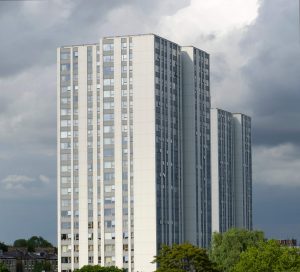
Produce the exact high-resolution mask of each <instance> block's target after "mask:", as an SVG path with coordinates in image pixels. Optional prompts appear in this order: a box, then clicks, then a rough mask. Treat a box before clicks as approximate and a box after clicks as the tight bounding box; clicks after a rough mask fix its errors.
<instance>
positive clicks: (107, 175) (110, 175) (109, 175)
mask: <svg viewBox="0 0 300 272" xmlns="http://www.w3.org/2000/svg"><path fill="white" fill-rule="evenodd" d="M103 176H104V180H105V181H111V180H113V179H114V178H115V173H104V175H103Z"/></svg>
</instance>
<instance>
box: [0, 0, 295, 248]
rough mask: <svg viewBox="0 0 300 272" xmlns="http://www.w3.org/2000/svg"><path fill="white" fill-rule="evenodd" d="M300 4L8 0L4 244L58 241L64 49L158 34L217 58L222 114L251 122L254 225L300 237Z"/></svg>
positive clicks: (1, 91) (268, 0)
mask: <svg viewBox="0 0 300 272" xmlns="http://www.w3.org/2000/svg"><path fill="white" fill-rule="evenodd" d="M298 13H299V8H298V1H297V0H244V1H241V0H230V1H222V0H210V1H206V0H163V1H161V0H152V1H147V0H130V1H125V0H110V1H105V0H89V1H85V0H36V1H0V37H1V42H0V128H1V129H0V241H4V242H6V243H12V242H13V241H14V240H16V239H18V238H29V237H30V236H32V235H41V236H43V237H44V238H45V239H48V240H49V241H50V242H52V243H53V244H56V48H57V47H59V46H62V45H68V44H82V43H94V42H97V41H99V39H100V37H104V36H112V35H127V34H138V33H156V34H158V35H160V36H162V37H165V38H167V39H169V40H172V41H174V42H177V43H179V44H181V45H194V46H196V47H198V48H200V49H202V50H205V51H207V52H208V53H209V54H210V57H211V99H212V107H219V108H222V109H225V110H228V111H232V112H243V113H246V114H248V115H250V116H251V117H252V134H253V139H252V141H253V147H252V148H253V222H254V228H255V229H259V230H263V231H264V232H265V234H266V236H267V237H270V238H271V237H272V238H278V239H287V238H293V237H294V238H297V239H298V240H299V242H300V178H299V176H300V175H299V169H300V106H299V103H300V37H299V27H300V26H299V17H298V16H299V14H298Z"/></svg>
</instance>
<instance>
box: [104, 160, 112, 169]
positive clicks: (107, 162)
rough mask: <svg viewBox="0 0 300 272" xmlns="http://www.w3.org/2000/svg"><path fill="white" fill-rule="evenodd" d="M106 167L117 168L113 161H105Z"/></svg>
mask: <svg viewBox="0 0 300 272" xmlns="http://www.w3.org/2000/svg"><path fill="white" fill-rule="evenodd" d="M103 165H104V168H115V163H114V162H111V161H106V162H104V164H103Z"/></svg>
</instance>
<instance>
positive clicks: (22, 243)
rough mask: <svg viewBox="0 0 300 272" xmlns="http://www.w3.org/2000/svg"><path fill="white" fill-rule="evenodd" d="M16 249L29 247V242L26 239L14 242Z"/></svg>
mask: <svg viewBox="0 0 300 272" xmlns="http://www.w3.org/2000/svg"><path fill="white" fill-rule="evenodd" d="M14 247H27V240H26V239H18V240H16V241H14Z"/></svg>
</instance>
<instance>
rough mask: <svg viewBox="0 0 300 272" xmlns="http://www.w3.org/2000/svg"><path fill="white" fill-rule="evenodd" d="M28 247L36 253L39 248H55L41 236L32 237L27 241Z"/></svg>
mask: <svg viewBox="0 0 300 272" xmlns="http://www.w3.org/2000/svg"><path fill="white" fill-rule="evenodd" d="M27 246H28V250H29V251H34V249H35V248H37V247H53V245H52V244H51V243H49V242H48V241H47V240H45V239H44V238H43V237H41V236H32V237H31V238H29V239H28V241H27Z"/></svg>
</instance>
